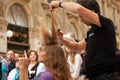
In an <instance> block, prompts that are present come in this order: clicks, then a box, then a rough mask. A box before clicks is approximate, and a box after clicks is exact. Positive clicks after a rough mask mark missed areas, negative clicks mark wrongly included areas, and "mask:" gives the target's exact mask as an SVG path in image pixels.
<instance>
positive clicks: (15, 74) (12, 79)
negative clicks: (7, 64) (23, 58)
mask: <svg viewBox="0 0 120 80" xmlns="http://www.w3.org/2000/svg"><path fill="white" fill-rule="evenodd" d="M15 62H16V63H15V64H16V66H15V68H14V69H12V70H11V71H10V72H9V75H8V77H7V80H19V75H20V70H19V59H16V60H15Z"/></svg>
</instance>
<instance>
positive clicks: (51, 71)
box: [37, 26, 71, 80]
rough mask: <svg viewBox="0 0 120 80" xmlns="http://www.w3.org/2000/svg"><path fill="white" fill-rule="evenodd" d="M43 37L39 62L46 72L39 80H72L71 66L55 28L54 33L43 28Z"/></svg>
mask: <svg viewBox="0 0 120 80" xmlns="http://www.w3.org/2000/svg"><path fill="white" fill-rule="evenodd" d="M42 36H43V38H42V47H41V50H40V52H39V61H40V62H43V63H44V65H45V67H46V71H45V72H44V73H42V74H41V75H40V76H39V77H38V78H37V80H71V75H70V71H69V65H68V63H67V60H66V58H65V55H64V50H63V48H62V47H61V45H60V44H59V43H58V42H57V38H56V34H55V28H54V26H53V27H52V33H50V31H48V30H47V29H46V28H45V27H42Z"/></svg>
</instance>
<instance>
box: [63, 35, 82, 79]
mask: <svg viewBox="0 0 120 80" xmlns="http://www.w3.org/2000/svg"><path fill="white" fill-rule="evenodd" d="M64 39H67V40H69V41H73V42H74V41H75V40H74V37H72V35H71V34H66V35H64ZM64 51H65V53H66V58H67V62H68V64H69V66H70V72H71V76H72V80H78V79H79V74H80V69H81V65H82V57H81V55H80V54H79V53H77V52H75V51H74V50H72V49H70V48H68V47H66V46H65V47H64Z"/></svg>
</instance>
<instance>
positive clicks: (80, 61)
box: [72, 54, 82, 78]
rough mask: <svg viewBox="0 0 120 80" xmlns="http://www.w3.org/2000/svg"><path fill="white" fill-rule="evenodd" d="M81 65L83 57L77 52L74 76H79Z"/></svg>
mask: <svg viewBox="0 0 120 80" xmlns="http://www.w3.org/2000/svg"><path fill="white" fill-rule="evenodd" d="M81 65H82V57H81V56H80V54H76V55H75V63H74V72H73V73H72V77H73V78H78V77H79V74H80V69H81Z"/></svg>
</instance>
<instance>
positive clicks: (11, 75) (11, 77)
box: [7, 69, 15, 80]
mask: <svg viewBox="0 0 120 80" xmlns="http://www.w3.org/2000/svg"><path fill="white" fill-rule="evenodd" d="M14 74H15V69H13V70H11V71H10V73H9V75H8V77H7V80H14Z"/></svg>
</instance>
